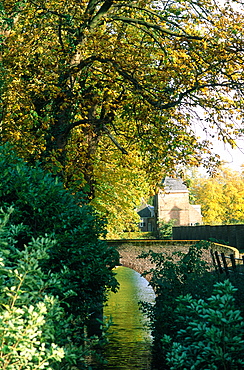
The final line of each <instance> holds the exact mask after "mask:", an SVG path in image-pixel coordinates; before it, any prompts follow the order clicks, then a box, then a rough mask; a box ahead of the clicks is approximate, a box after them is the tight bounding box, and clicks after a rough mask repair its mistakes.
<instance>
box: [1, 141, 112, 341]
mask: <svg viewBox="0 0 244 370" xmlns="http://www.w3.org/2000/svg"><path fill="white" fill-rule="evenodd" d="M0 206H2V207H3V208H4V209H7V208H8V207H9V206H13V207H14V211H13V212H12V213H11V218H10V219H11V223H12V224H14V225H19V224H22V225H23V226H22V228H21V230H20V231H19V233H18V235H16V238H15V247H16V249H18V250H19V251H22V250H24V249H25V247H24V246H25V245H27V244H28V243H30V242H32V238H33V237H34V238H38V237H42V236H43V235H45V234H48V235H51V236H52V238H54V239H55V240H56V243H55V244H50V245H49V248H48V250H47V256H46V258H43V259H42V260H40V261H39V265H40V267H41V269H42V272H44V273H46V274H48V273H49V272H50V271H51V272H52V273H53V274H56V276H57V279H56V282H55V284H53V285H52V286H49V287H48V292H49V293H51V294H52V295H54V296H57V297H58V298H59V300H60V301H61V302H62V307H63V308H64V310H65V312H66V315H67V316H66V318H65V320H64V321H65V324H66V325H68V326H69V329H70V335H69V337H70V338H72V342H75V343H77V345H82V344H83V341H84V329H85V326H86V324H87V323H88V322H89V318H90V315H91V314H92V312H96V311H97V310H98V309H101V305H102V303H103V301H104V300H105V299H106V291H107V289H113V290H115V289H116V287H117V281H116V279H115V276H114V273H113V272H112V268H113V267H114V266H115V265H116V264H117V263H118V253H117V251H116V250H115V249H114V248H112V247H108V246H107V244H106V242H105V241H102V240H99V237H100V236H102V235H104V221H103V220H101V219H99V218H98V217H97V215H96V214H95V213H94V211H93V209H92V208H91V207H89V205H86V204H84V202H83V198H82V194H76V195H74V194H72V193H71V192H69V191H67V190H66V189H64V187H63V185H62V183H61V182H59V180H58V179H57V178H54V177H53V176H52V175H51V174H47V173H45V172H44V171H43V170H42V169H41V168H40V167H39V166H36V167H30V166H29V165H28V164H27V163H25V162H24V161H23V160H22V159H20V158H18V157H17V156H16V154H15V153H14V151H13V150H12V147H11V146H9V145H4V146H0ZM71 314H72V315H73V318H72V320H71V319H70V315H71ZM62 341H63V343H65V342H67V335H66V334H65V335H63V336H62V335H60V338H59V343H61V344H62Z"/></svg>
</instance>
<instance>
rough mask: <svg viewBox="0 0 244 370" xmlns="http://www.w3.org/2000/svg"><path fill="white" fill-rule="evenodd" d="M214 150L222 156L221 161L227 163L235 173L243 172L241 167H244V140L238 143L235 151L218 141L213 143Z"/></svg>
mask: <svg viewBox="0 0 244 370" xmlns="http://www.w3.org/2000/svg"><path fill="white" fill-rule="evenodd" d="M213 149H214V151H215V152H216V153H217V154H219V155H220V157H221V160H223V161H225V162H226V166H228V167H230V168H231V169H233V170H235V171H241V165H242V164H243V165H244V138H243V139H242V140H238V141H237V148H235V149H232V148H231V147H230V145H227V144H224V143H222V142H220V141H218V140H216V141H215V142H214V143H213Z"/></svg>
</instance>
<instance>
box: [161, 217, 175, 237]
mask: <svg viewBox="0 0 244 370" xmlns="http://www.w3.org/2000/svg"><path fill="white" fill-rule="evenodd" d="M175 221H176V220H169V221H168V222H166V221H164V220H159V221H158V235H157V237H158V238H159V239H166V240H167V239H172V235H173V226H174V224H175Z"/></svg>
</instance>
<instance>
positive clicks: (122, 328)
mask: <svg viewBox="0 0 244 370" xmlns="http://www.w3.org/2000/svg"><path fill="white" fill-rule="evenodd" d="M115 272H116V278H117V280H118V282H119V284H120V289H119V291H118V292H117V293H110V296H109V299H108V302H107V305H106V306H105V307H104V316H105V319H106V320H108V319H109V318H111V320H112V325H111V326H110V328H109V337H108V338H109V344H108V345H107V346H106V350H105V358H106V360H107V364H106V365H103V370H111V369H113V370H134V369H137V370H150V369H151V344H152V337H151V334H150V329H149V327H148V324H149V322H148V319H147V317H146V316H145V314H143V312H142V311H141V310H140V309H139V305H138V303H139V301H146V302H150V303H153V302H154V299H155V294H154V291H153V289H152V287H151V286H150V285H149V284H148V282H147V280H146V279H144V278H143V277H141V275H140V274H139V273H137V272H136V271H134V270H132V269H130V268H127V267H123V266H119V267H117V268H116V269H115Z"/></svg>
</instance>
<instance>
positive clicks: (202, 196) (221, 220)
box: [190, 167, 244, 225]
mask: <svg viewBox="0 0 244 370" xmlns="http://www.w3.org/2000/svg"><path fill="white" fill-rule="evenodd" d="M243 185H244V177H243V174H241V173H240V172H237V171H231V170H230V169H228V168H224V167H222V168H220V169H219V171H218V173H217V174H216V175H215V176H214V177H211V178H200V177H199V178H198V177H197V176H196V177H195V178H193V179H191V180H190V192H191V196H192V197H193V198H194V202H195V203H198V204H200V205H201V210H202V215H203V221H204V223H205V224H209V225H218V224H220V225H221V224H237V223H243V222H244V190H243V189H244V186H243Z"/></svg>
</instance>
